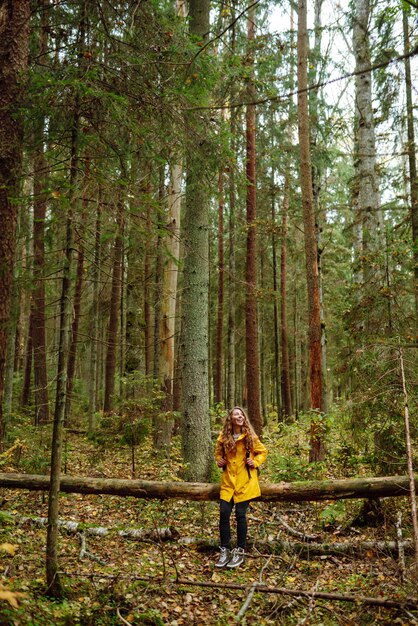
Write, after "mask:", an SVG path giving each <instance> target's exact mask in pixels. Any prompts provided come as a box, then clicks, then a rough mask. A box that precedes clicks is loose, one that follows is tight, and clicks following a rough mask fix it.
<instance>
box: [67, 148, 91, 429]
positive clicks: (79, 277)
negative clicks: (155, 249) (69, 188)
mask: <svg viewBox="0 0 418 626" xmlns="http://www.w3.org/2000/svg"><path fill="white" fill-rule="evenodd" d="M84 167H85V169H84V188H83V211H82V215H81V222H80V224H79V226H78V228H79V229H80V230H79V232H78V233H77V248H78V251H77V270H76V279H75V289H74V309H73V324H72V328H71V343H70V351H69V355H68V371H67V402H66V404H65V424H66V425H68V423H69V420H70V416H71V400H72V397H71V396H72V393H73V386H74V374H75V365H76V358H77V344H78V328H79V325H80V313H81V295H82V290H83V280H84V244H83V235H84V233H83V231H82V229H83V228H84V223H85V221H86V219H87V211H88V196H87V187H88V182H89V175H90V159H89V158H87V159H86V161H85V166H84Z"/></svg>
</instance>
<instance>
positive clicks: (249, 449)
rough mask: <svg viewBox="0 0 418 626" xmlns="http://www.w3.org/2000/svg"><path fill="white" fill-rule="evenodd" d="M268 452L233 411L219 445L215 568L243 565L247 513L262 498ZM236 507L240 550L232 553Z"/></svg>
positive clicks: (245, 419) (243, 416) (239, 412)
mask: <svg viewBox="0 0 418 626" xmlns="http://www.w3.org/2000/svg"><path fill="white" fill-rule="evenodd" d="M266 457H267V449H266V448H265V446H263V444H262V443H261V441H260V439H259V438H258V437H257V435H256V434H255V432H254V429H253V427H252V426H251V424H250V421H249V419H248V417H247V415H246V414H245V412H244V411H243V409H241V408H240V407H238V406H236V407H234V408H233V409H231V410H230V411H229V413H228V415H227V416H226V419H225V423H224V426H223V429H222V431H221V433H220V435H219V437H218V440H217V442H216V451H215V458H216V463H217V465H218V467H222V468H223V474H222V481H221V493H220V498H221V502H220V518H219V534H220V540H221V547H220V549H221V554H220V557H219V561H218V562H217V563H216V565H215V567H225V566H226V567H238V565H241V563H243V562H244V554H245V546H246V540H247V517H246V515H247V509H248V505H249V504H250V500H253V499H254V498H257V497H258V496H259V495H260V494H261V491H260V485H259V483H258V467H259V466H260V465H261V464H262V463H264V461H265V460H266ZM234 504H235V516H236V519H237V547H236V548H234V550H232V552H231V550H230V541H231V525H230V517H231V513H232V509H233V507H234Z"/></svg>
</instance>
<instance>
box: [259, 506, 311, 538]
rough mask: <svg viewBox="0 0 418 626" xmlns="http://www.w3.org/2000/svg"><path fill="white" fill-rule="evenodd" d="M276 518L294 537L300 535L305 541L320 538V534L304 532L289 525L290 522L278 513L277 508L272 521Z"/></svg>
mask: <svg viewBox="0 0 418 626" xmlns="http://www.w3.org/2000/svg"><path fill="white" fill-rule="evenodd" d="M275 519H277V520H278V521H279V522H280V524H281V525H282V526H283V528H284V529H285V530H286V532H288V533H289V535H292V536H293V537H298V538H299V539H302V540H303V541H318V539H319V538H320V536H319V535H310V534H308V533H303V532H301V531H300V530H296V528H292V527H291V526H289V524H288V523H287V522H285V520H284V519H283V517H282V516H281V515H279V514H278V513H277V509H275V510H274V514H273V520H272V522H273V521H274V520H275ZM272 522H269V523H272Z"/></svg>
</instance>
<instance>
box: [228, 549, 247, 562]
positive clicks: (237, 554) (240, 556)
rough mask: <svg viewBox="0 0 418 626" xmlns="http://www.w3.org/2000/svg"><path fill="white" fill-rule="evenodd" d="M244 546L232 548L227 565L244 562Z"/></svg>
mask: <svg viewBox="0 0 418 626" xmlns="http://www.w3.org/2000/svg"><path fill="white" fill-rule="evenodd" d="M244 555H245V552H244V548H234V549H233V550H232V558H231V559H230V561H229V563H228V565H227V567H238V565H241V564H242V563H244Z"/></svg>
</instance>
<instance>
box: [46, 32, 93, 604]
mask: <svg viewBox="0 0 418 626" xmlns="http://www.w3.org/2000/svg"><path fill="white" fill-rule="evenodd" d="M80 32H83V29H82V28H80ZM83 40H84V35H82V36H81V41H83ZM79 125H80V98H79V95H78V94H76V97H75V102H74V112H73V120H72V128H71V160H70V191H69V201H68V210H67V219H66V226H65V251H64V255H65V256H64V260H63V264H64V265H63V272H62V285H61V297H60V327H59V346H58V367H57V386H56V400H55V412H54V425H53V431H52V444H51V473H50V476H51V481H50V486H49V495H48V531H47V544H46V578H47V585H48V594H50V595H51V596H53V597H59V596H61V594H62V587H61V581H60V576H59V574H58V526H57V520H58V510H59V504H58V499H59V486H60V478H61V461H62V436H63V430H64V417H65V405H66V400H67V368H68V354H69V348H70V332H71V317H72V301H71V282H72V266H73V219H74V204H75V198H76V183H77V174H78V172H77V168H78V141H79Z"/></svg>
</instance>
